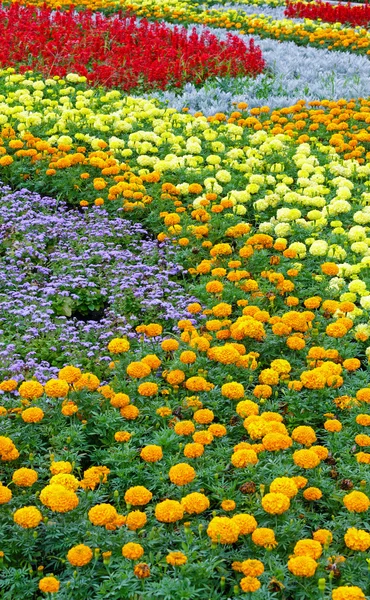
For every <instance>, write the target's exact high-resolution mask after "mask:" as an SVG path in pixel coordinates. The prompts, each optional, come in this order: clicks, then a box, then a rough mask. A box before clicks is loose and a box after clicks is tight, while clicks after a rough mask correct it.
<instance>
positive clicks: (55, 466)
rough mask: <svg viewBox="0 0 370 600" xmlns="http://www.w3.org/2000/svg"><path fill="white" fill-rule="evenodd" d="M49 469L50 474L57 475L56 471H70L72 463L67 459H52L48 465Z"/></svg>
mask: <svg viewBox="0 0 370 600" xmlns="http://www.w3.org/2000/svg"><path fill="white" fill-rule="evenodd" d="M50 471H51V474H52V475H57V474H58V473H71V472H72V465H71V463H70V462H69V461H64V460H59V461H55V462H54V461H53V462H52V463H51V465H50Z"/></svg>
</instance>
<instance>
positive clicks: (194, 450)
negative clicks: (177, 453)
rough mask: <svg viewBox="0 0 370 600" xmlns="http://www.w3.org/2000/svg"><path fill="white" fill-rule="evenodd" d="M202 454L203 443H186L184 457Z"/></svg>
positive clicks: (196, 456) (195, 456) (194, 456)
mask: <svg viewBox="0 0 370 600" xmlns="http://www.w3.org/2000/svg"><path fill="white" fill-rule="evenodd" d="M203 454H204V446H203V444H199V443H196V442H194V443H193V444H186V446H185V448H184V456H186V458H199V457H200V456H202V455H203Z"/></svg>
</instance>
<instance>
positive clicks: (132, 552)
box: [122, 542, 144, 560]
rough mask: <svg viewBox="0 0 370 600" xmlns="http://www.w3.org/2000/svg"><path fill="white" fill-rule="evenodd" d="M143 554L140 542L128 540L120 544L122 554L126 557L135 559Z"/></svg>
mask: <svg viewBox="0 0 370 600" xmlns="http://www.w3.org/2000/svg"><path fill="white" fill-rule="evenodd" d="M143 554H144V548H143V547H142V546H141V545H140V544H135V542H128V544H125V545H124V546H122V556H124V557H125V558H128V559H129V560H137V559H138V558H141V557H142V556H143Z"/></svg>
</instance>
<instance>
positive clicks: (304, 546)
mask: <svg viewBox="0 0 370 600" xmlns="http://www.w3.org/2000/svg"><path fill="white" fill-rule="evenodd" d="M293 552H294V554H295V556H310V557H311V558H314V559H316V558H320V556H321V554H322V546H321V544H320V542H318V541H317V540H299V541H298V542H297V543H296V545H295V546H294V550H293Z"/></svg>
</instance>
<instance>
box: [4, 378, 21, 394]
mask: <svg viewBox="0 0 370 600" xmlns="http://www.w3.org/2000/svg"><path fill="white" fill-rule="evenodd" d="M17 387H18V382H17V381H16V380H15V379H4V381H2V382H1V383H0V390H2V391H3V392H14V390H16V389H17Z"/></svg>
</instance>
